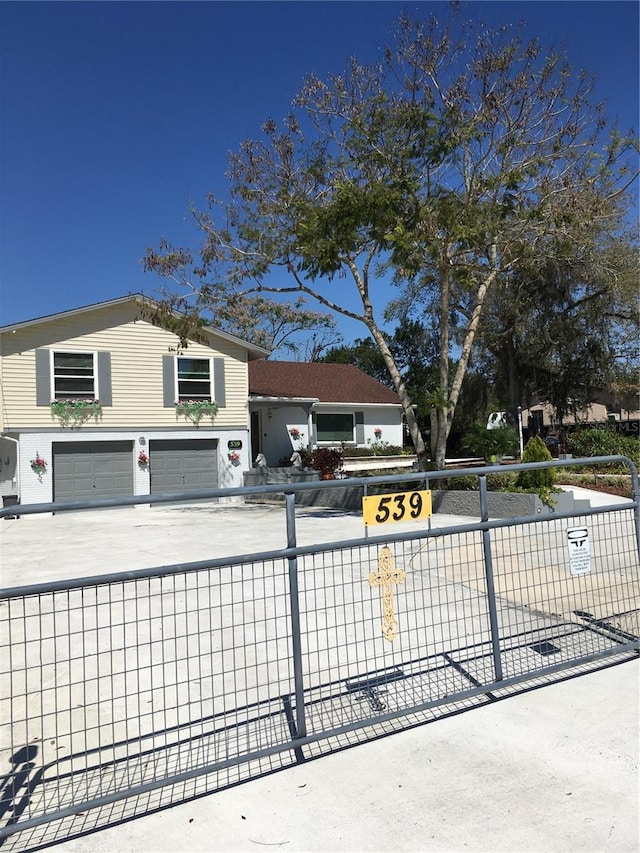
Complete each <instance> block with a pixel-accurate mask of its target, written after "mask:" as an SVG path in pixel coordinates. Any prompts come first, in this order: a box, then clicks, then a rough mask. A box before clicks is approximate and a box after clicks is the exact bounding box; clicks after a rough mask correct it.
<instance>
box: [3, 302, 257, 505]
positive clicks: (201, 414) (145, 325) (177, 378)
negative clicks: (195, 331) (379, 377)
mask: <svg viewBox="0 0 640 853" xmlns="http://www.w3.org/2000/svg"><path fill="white" fill-rule="evenodd" d="M198 337H199V340H198V341H190V342H189V344H188V346H187V347H186V348H184V349H182V350H181V349H180V347H179V341H178V338H177V336H176V335H175V334H173V333H172V332H169V331H166V330H165V329H163V328H159V327H157V326H155V325H153V324H152V323H151V322H149V321H148V320H146V319H143V317H142V314H141V302H140V300H139V298H137V297H135V296H130V297H124V298H122V299H115V300H111V301H108V302H101V303H98V304H95V305H89V306H86V307H84V308H79V309H76V310H72V311H65V312H63V313H60V314H54V315H51V316H48V317H40V318H38V319H35V320H29V321H27V322H23V323H13V324H11V325H10V326H4V327H2V328H0V355H1V359H0V388H1V393H2V405H1V408H0V463H1V465H0V494H2V495H3V496H8V495H18V497H19V499H20V501H21V503H23V504H30V503H44V502H48V501H51V500H56V501H68V500H85V499H91V498H103V497H117V496H122V495H131V494H135V495H146V494H150V493H158V492H169V491H176V490H185V489H204V488H209V487H214V488H215V487H226V486H229V487H231V486H241V485H242V471H243V469H246V468H247V467H250V466H251V458H250V455H249V454H250V447H251V442H250V433H249V412H248V407H247V396H248V390H249V389H248V372H247V365H248V362H249V361H250V360H251V359H253V358H263V357H264V356H265V355H267V354H268V353H267V351H266V350H264V349H262V348H261V347H256V346H253V345H252V344H249V343H247V342H246V341H243V340H240V339H239V338H236V337H234V336H233V335H229V334H226V333H223V332H220V331H218V330H216V329H213V328H204V329H202V330H201V334H199V336H198ZM187 401H191V402H190V403H188V404H186V403H187ZM194 401H195V402H194ZM213 401H215V403H216V404H217V411H215V413H214V412H213V409H214V407H213V406H212V403H213ZM177 404H178V405H177ZM185 404H186V405H185ZM236 454H237V458H236ZM36 457H38V458H40V459H42V460H43V461H44V466H45V467H44V469H42V468H41V469H38V468H37V466H36V465H32V461H33V460H35V459H36ZM7 502H10V500H9V499H7Z"/></svg>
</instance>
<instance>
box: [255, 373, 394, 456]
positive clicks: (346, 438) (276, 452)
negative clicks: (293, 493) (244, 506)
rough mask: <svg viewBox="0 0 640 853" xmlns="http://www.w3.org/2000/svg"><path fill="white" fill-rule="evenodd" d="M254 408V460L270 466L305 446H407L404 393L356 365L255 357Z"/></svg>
mask: <svg viewBox="0 0 640 853" xmlns="http://www.w3.org/2000/svg"><path fill="white" fill-rule="evenodd" d="M249 411H250V413H251V438H252V456H253V459H254V460H255V458H256V456H257V455H258V453H263V454H264V455H265V456H266V459H267V463H268V464H269V465H270V466H277V465H278V464H279V463H281V462H284V461H285V460H288V459H289V458H290V457H291V454H292V452H293V450H296V449H298V448H300V447H309V448H314V447H329V446H332V445H333V446H339V445H341V444H342V443H345V444H353V445H356V446H358V447H366V446H367V444H369V443H371V442H375V441H383V442H387V443H388V444H392V445H397V446H402V407H401V405H400V400H399V398H398V395H397V394H396V393H395V392H394V391H392V390H391V389H389V388H387V387H386V386H385V385H383V384H382V383H381V382H378V381H377V380H376V379H373V378H372V377H371V376H368V375H367V374H366V373H363V372H362V371H361V370H359V369H358V368H357V367H354V366H353V365H351V364H325V363H315V362H314V363H306V362H293V361H266V360H264V359H258V360H255V361H251V362H250V364H249Z"/></svg>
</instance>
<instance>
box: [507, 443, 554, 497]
mask: <svg viewBox="0 0 640 853" xmlns="http://www.w3.org/2000/svg"><path fill="white" fill-rule="evenodd" d="M551 458H552V456H551V454H550V453H549V450H548V448H547V446H546V444H545V443H544V441H543V440H542V439H541V438H540V437H539V436H537V435H534V436H533V438H530V439H529V441H528V442H527V443H526V445H525V448H524V450H523V452H522V461H523V462H527V463H529V462H548V461H549V460H551ZM555 481H556V471H555V468H540V469H536V470H534V471H519V472H518V476H517V478H516V485H517V487H518V488H519V489H522V491H525V492H535V493H536V494H538V495H539V496H540V498H541V499H542V500H543V501H545V502H546V503H550V498H551V492H553V491H554V484H555Z"/></svg>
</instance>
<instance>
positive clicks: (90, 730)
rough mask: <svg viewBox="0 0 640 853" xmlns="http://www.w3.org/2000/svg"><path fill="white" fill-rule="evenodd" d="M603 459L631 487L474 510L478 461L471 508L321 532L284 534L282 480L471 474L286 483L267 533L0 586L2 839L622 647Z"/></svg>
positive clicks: (625, 642)
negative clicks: (558, 502)
mask: <svg viewBox="0 0 640 853" xmlns="http://www.w3.org/2000/svg"><path fill="white" fill-rule="evenodd" d="M616 459H617V460H618V461H620V460H621V458H620V457H616ZM594 461H595V462H596V463H598V462H602V461H603V460H575V461H574V462H553V463H537V464H536V467H564V466H567V465H572V464H580V465H586V464H587V465H588V464H590V463H593V462H594ZM622 461H624V462H625V464H627V465H628V466H629V469H630V471H631V474H632V482H633V492H634V499H633V500H632V501H628V502H625V503H623V504H611V505H607V506H601V507H597V508H591V509H586V508H580V510H579V511H578V512H577V513H576V512H568V513H567V512H564V513H561V512H556V513H553V514H548V515H544V516H543V515H532V516H524V517H519V518H497V519H489V518H488V504H487V490H486V474H487V473H490V472H491V471H492V470H494V469H478V472H477V476H478V479H479V486H480V490H479V492H478V506H479V509H480V513H479V516H480V517H479V518H478V519H477V520H469V521H468V522H463V523H457V524H456V525H455V526H451V525H450V526H444V527H437V526H435V524H434V522H433V520H432V522H431V524H429V525H428V524H425V523H420V524H417V525H416V527H415V529H411V530H410V531H407V530H404V529H403V531H402V532H397V533H395V532H394V529H393V527H389V528H385V529H384V532H383V533H382V534H380V533H378V534H377V535H372V533H373V531H374V530H375V528H371V529H370V530H369V535H367V536H364V537H361V538H358V539H352V540H348V541H335V542H330V543H324V544H321V545H307V546H299V545H298V544H297V535H296V523H297V518H296V496H297V495H300V493H302V492H307V491H309V490H321V489H326V490H327V491H328V492H338V491H339V490H340V489H342V490H345V489H346V490H354V489H356V490H360V491H361V492H362V493H365V492H366V493H367V494H368V495H373V494H375V493H376V492H380V490H383V491H384V492H385V493H386V494H387V495H391V496H392V497H391V498H388V500H387V504H389V502H391V505H392V506H395V507H396V508H399V507H400V506H401V505H402V506H405V505H407V506H408V505H409V504H407V503H406V500H408V498H407V499H406V500H405V501H403V500H400V499H396V498H395V497H393V495H395V494H398V490H399V493H400V494H405V495H406V494H411V493H413V490H416V491H417V490H423V489H424V487H425V486H426V485H429V486H433V485H434V484H435V485H437V481H438V480H439V479H442V478H443V477H447V479H449V480H451V479H452V478H455V477H456V476H458V475H461V474H465V475H467V476H468V475H469V471H464V472H461V471H458V472H451V471H447V472H439V473H430V474H429V475H427V476H428V482H425V475H424V474H422V475H420V474H412V475H403V476H401V477H391V478H389V477H387V478H382V477H378V478H367V479H364V480H345V481H334V482H332V483H329V484H321V483H312V484H309V483H307V484H300V485H295V486H294V485H291V486H287V487H285V489H284V490H285V508H284V513H283V516H284V519H283V520H284V521H285V522H286V543H285V545H284V547H281V548H278V549H275V550H270V551H263V552H259V553H252V554H246V555H243V556H241V557H233V558H220V559H211V560H206V561H201V562H199V563H191V564H181V565H172V566H164V567H159V566H155V567H152V568H146V569H140V570H139V571H135V572H126V573H123V574H120V575H108V576H99V577H93V578H86V579H83V580H69V581H59V582H57V583H48V584H39V585H31V586H27V587H23V588H19V589H16V588H14V589H6V590H2V591H0V605H1V609H0V661H1V663H0V668H1V669H0V678H1V682H2V683H1V685H0V736H1V738H2V740H1V743H0V748H1V750H2V761H3V766H4V767H9V766H11V767H12V768H13V770H12V772H11V773H10V774H9V775H8V777H7V780H8V781H7V782H6V784H5V794H4V802H5V809H4V817H3V821H4V826H3V827H2V828H0V838H4V837H5V836H7V841H6V843H10V842H11V841H12V840H13V838H16V837H17V836H13V838H12V839H9V838H8V836H11V835H12V834H13V833H18V834H19V836H20V837H21V839H22V848H24V846H25V839H27V840H28V842H29V843H32V844H34V843H40V842H42V840H43V839H46V838H47V836H46V832H47V824H50V823H51V822H53V821H56V822H58V826H59V827H62V829H60V830H59V832H60V833H62V834H63V835H64V833H66V834H71V833H72V832H73V831H74V827H75V828H76V830H77V822H78V821H79V820H80V821H81V822H82V824H83V825H84V820H85V818H84V817H81V818H79V817H78V814H79V813H82V815H85V814H86V812H87V810H89V809H99V807H105V806H107V805H109V808H108V809H106V811H105V810H102V811H100V810H99V812H98V813H99V814H101V815H102V817H100V818H96V823H95V825H99V824H100V822H101V821H102V822H103V823H104V822H109V821H111V820H114V819H121V818H122V817H124V816H126V815H127V814H130V812H127V808H128V805H127V804H128V803H131V802H132V801H133V798H135V802H136V803H137V804H138V808H142V809H143V810H144V809H145V808H146V809H147V810H148V809H149V808H152V807H158V806H159V805H161V804H162V803H164V802H167V800H166V799H163V797H164V793H163V792H164V791H166V790H167V786H169V785H171V786H172V790H173V791H175V790H176V788H175V786H176V785H178V784H179V785H182V786H186V784H187V782H193V784H194V785H196V787H195V788H193V789H190V790H192V791H193V792H195V791H197V790H198V789H197V782H196V780H199V779H202V780H205V779H208V780H209V787H208V788H207V789H206V790H211V785H212V784H213V787H214V788H215V787H216V786H222V785H225V784H231V783H232V782H234V781H236V780H238V779H239V778H241V775H240V770H239V768H240V767H249V768H251V767H255V768H258V769H259V770H260V771H261V772H264V770H265V762H266V765H267V767H268V768H270V769H272V768H274V767H278V766H284V765H286V764H288V763H291V762H292V761H295V760H299V759H301V758H304V757H311V756H314V755H318V754H321V753H323V752H326V751H329V750H332V749H335V748H337V747H338V746H340V745H343V744H344V743H345V739H347V740H348V738H349V736H350V735H351V734H352V733H357V734H358V736H360V735H361V736H362V737H367V736H370V735H371V734H374V735H375V734H380V733H381V732H388V731H392V730H394V729H395V728H401V727H402V726H406V725H408V724H410V723H412V722H419V721H421V720H424V719H425V714H428V713H429V712H430V711H431V710H432V709H434V708H438V707H439V706H444V707H446V708H449V709H451V708H459V707H463V706H464V705H465V704H468V703H470V702H473V701H474V700H475V699H477V698H478V697H485V696H486V695H487V694H491V693H497V692H500V691H502V692H505V691H509V689H513V688H514V687H515V686H516V685H518V684H521V683H523V682H528V683H529V682H531V681H532V680H535V679H537V680H538V683H539V682H540V680H544V679H548V678H549V677H550V676H552V675H554V674H555V673H559V672H561V671H563V670H566V669H568V668H574V667H576V666H578V665H585V664H588V663H593V662H597V661H605V660H606V659H612V658H614V657H615V658H617V659H620V658H621V657H624V656H633V655H637V653H638V649H639V640H638V638H639V636H640V620H639V613H640V578H639V561H638V554H639V544H640V525H639V523H638V521H639V504H638V477H637V473H636V471H635V469H634V468H633V466H632V464H631V463H630V462H629V460H626V459H624V460H622ZM522 467H524V466H521V465H516V466H509V467H508V468H505V467H502V468H501V471H502V472H504V471H505V470H520V469H521V468H522ZM407 490H408V491H407ZM282 491H283V487H282V486H265V487H262V488H260V487H254V488H250V489H236V490H227V491H214V492H212V491H206V492H191V493H186V494H183V495H182V497H183V498H184V499H185V500H193V499H194V498H198V497H201V498H208V497H223V496H228V495H234V496H244V497H249V496H253V497H255V496H256V495H263V496H265V497H269V496H273V495H276V494H278V493H282ZM176 498H177V496H176V495H175V494H165V495H157V496H152V498H151V501H150V498H149V496H145V497H143V498H129V499H127V500H119V501H117V500H112V501H106V500H105V501H101V502H94V503H93V504H92V506H94V507H96V506H115V505H127V504H129V505H131V504H135V503H142V502H146V503H148V502H155V503H163V502H165V503H168V502H175V501H176ZM411 505H414V504H411ZM79 506H85V507H86V504H85V505H80V504H67V505H64V504H63V505H56V507H55V509H56V512H61V511H65V510H66V509H76V508H79ZM50 509H51V506H42V507H35V508H33V507H23V508H22V509H21V513H22V514H31V513H34V512H38V511H40V512H43V511H46V510H50ZM307 511H308V510H307ZM8 512H9V510H6V511H5V512H2V511H0V515H4V514H7V513H8ZM434 518H435V520H436V521H437V516H435V517H434ZM16 523H20V522H16ZM211 780H213V782H212V781H211ZM203 784H204V783H203ZM184 790H185V791H186V787H185V788H184ZM201 790H205V789H204V788H202V789H201ZM154 794H155V795H156V798H155V799H154V798H153V797H154ZM191 795H193V793H192V794H191ZM174 797H175V794H174ZM178 798H179V795H178ZM174 801H175V800H174ZM140 804H142V805H140ZM57 837H58V838H59V837H60V836H57ZM16 849H17V848H16Z"/></svg>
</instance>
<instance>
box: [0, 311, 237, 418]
mask: <svg viewBox="0 0 640 853" xmlns="http://www.w3.org/2000/svg"><path fill="white" fill-rule="evenodd" d="M135 316H136V309H135V306H133V305H132V304H130V303H126V304H124V305H116V306H108V307H106V308H99V309H96V310H95V311H90V312H83V313H79V314H77V315H73V316H69V317H66V318H63V319H59V320H53V321H50V322H42V323H38V324H36V325H33V326H29V327H26V328H23V329H16V331H15V332H14V333H8V334H6V333H5V334H3V335H2V393H3V401H2V411H3V416H4V429H5V430H6V431H10V430H20V429H29V428H36V427H37V428H47V427H49V428H57V427H59V424H58V422H57V420H56V419H55V418H53V416H52V415H51V412H50V410H49V407H48V406H37V405H36V367H35V351H36V349H39V348H45V349H55V350H64V351H70V352H73V351H77V352H90V351H107V352H110V353H111V384H112V398H113V405H112V406H105V407H103V409H102V416H101V418H100V419H99V420H97V421H94V420H93V419H92V420H91V421H89V422H88V423H87V424H86V426H84V427H82V429H83V430H84V429H88V428H91V429H95V428H100V429H105V430H111V431H112V430H114V429H116V428H120V427H136V428H137V427H146V428H167V427H172V426H173V427H175V426H178V427H189V428H193V424H192V423H191V422H190V421H188V420H185V418H183V417H181V418H177V417H176V414H175V411H174V409H173V408H165V407H164V406H163V384H162V356H163V355H167V354H172V353H175V348H176V347H177V345H178V341H177V338H176V336H175V335H173V334H171V333H170V332H166V331H165V330H163V329H159V328H156V327H155V326H153V325H151V324H150V323H148V322H147V321H145V320H136V319H135ZM210 340H211V346H205V345H203V344H198V343H190V344H189V346H188V348H187V350H186V353H185V354H187V355H193V356H205V357H211V356H214V357H222V358H224V362H225V387H226V406H225V408H221V409H219V411H218V414H217V415H216V417H215V420H214V422H213V423H214V425H215V426H216V427H228V426H241V427H248V406H247V395H248V377H247V364H246V358H247V353H246V350H245V349H244V347H242V346H241V345H239V344H235V343H233V342H229V341H226V340H224V339H223V338H218V337H217V336H215V335H212V336H211V338H210ZM200 426H201V428H202V427H206V426H209V427H210V426H211V420H210V419H204V418H203V420H202V421H201V424H200Z"/></svg>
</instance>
